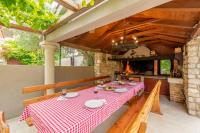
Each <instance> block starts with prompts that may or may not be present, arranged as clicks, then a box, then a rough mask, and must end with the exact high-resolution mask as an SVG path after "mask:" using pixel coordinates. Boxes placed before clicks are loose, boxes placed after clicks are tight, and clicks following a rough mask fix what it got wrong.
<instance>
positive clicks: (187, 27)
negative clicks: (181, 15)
mask: <svg viewBox="0 0 200 133" xmlns="http://www.w3.org/2000/svg"><path fill="white" fill-rule="evenodd" d="M149 24H150V25H154V26H160V27H171V28H179V29H190V30H191V29H193V27H189V26H182V25H172V24H164V23H149Z"/></svg>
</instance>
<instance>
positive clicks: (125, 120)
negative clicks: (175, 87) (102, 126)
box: [108, 81, 161, 133]
mask: <svg viewBox="0 0 200 133" xmlns="http://www.w3.org/2000/svg"><path fill="white" fill-rule="evenodd" d="M160 86H161V81H158V82H157V84H156V85H155V87H154V89H153V90H152V92H151V93H150V94H143V95H142V96H141V97H140V98H138V99H137V100H135V101H133V102H132V103H131V104H130V107H129V109H128V110H127V111H126V112H125V113H124V114H123V115H122V116H121V117H120V118H119V119H118V120H117V122H116V123H115V124H114V125H113V126H112V127H111V128H110V129H109V131H108V133H145V132H146V128H147V119H148V115H149V113H150V111H151V112H154V113H157V114H161V111H160V99H159V93H160Z"/></svg>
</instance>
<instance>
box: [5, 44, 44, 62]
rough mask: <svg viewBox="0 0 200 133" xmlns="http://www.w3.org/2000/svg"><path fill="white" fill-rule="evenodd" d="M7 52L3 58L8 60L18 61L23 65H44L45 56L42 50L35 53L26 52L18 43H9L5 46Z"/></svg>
mask: <svg viewBox="0 0 200 133" xmlns="http://www.w3.org/2000/svg"><path fill="white" fill-rule="evenodd" d="M3 49H4V50H5V52H4V53H3V56H4V57H5V58H6V59H7V60H11V59H14V60H17V61H19V62H20V63H21V64H24V65H28V64H37V65H41V64H43V60H42V59H43V58H42V57H43V55H42V52H41V50H40V49H37V50H34V51H28V50H25V49H24V48H23V47H22V46H21V45H19V44H17V43H16V41H7V42H6V43H5V45H4V46H3Z"/></svg>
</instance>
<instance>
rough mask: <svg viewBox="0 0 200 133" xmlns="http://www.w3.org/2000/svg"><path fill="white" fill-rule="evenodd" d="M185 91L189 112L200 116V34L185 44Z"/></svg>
mask: <svg viewBox="0 0 200 133" xmlns="http://www.w3.org/2000/svg"><path fill="white" fill-rule="evenodd" d="M184 91H185V96H186V104H187V107H188V113H189V114H191V115H196V116H199V117H200V36H199V37H195V38H193V39H192V40H191V41H189V42H188V43H187V44H186V46H185V52H184Z"/></svg>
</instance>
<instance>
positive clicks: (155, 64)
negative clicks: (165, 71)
mask: <svg viewBox="0 0 200 133" xmlns="http://www.w3.org/2000/svg"><path fill="white" fill-rule="evenodd" d="M154 75H158V60H154Z"/></svg>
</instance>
